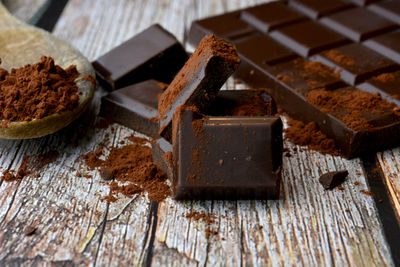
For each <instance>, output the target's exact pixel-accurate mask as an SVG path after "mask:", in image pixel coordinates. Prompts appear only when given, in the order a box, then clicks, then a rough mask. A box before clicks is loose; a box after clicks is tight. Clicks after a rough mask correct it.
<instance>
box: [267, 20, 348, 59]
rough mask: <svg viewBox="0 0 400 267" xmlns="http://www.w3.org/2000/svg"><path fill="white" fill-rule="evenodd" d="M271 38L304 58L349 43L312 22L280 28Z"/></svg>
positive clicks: (272, 33) (342, 37)
mask: <svg viewBox="0 0 400 267" xmlns="http://www.w3.org/2000/svg"><path fill="white" fill-rule="evenodd" d="M270 36H271V37H272V38H274V39H275V40H277V41H278V42H279V43H281V44H283V45H285V46H287V47H289V48H290V49H292V50H293V51H295V52H296V53H298V54H300V55H302V56H303V57H306V56H309V55H311V54H315V53H317V52H320V51H322V50H325V49H330V48H333V47H337V46H340V45H343V44H346V43H348V40H347V39H346V38H345V37H344V36H341V35H340V34H337V33H335V32H333V31H331V30H330V29H327V28H326V27H324V26H322V25H319V24H318V23H316V22H314V21H311V20H309V21H304V22H299V23H296V24H292V25H289V26H286V27H282V28H279V29H277V30H276V31H273V32H271V34H270ZM316 36H318V38H317V37H316Z"/></svg>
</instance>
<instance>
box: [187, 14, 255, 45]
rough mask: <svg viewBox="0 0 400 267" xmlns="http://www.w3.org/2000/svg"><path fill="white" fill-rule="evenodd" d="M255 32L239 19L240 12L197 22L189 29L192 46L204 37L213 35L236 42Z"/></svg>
mask: <svg viewBox="0 0 400 267" xmlns="http://www.w3.org/2000/svg"><path fill="white" fill-rule="evenodd" d="M255 32H256V30H255V29H254V28H252V27H251V26H250V25H248V24H247V23H245V22H243V21H242V20H241V19H240V12H237V11H236V12H230V13H226V14H223V15H219V16H215V17H212V18H208V19H204V20H198V21H197V23H193V24H192V26H191V28H190V35H191V41H192V44H196V45H197V44H198V43H200V40H201V39H203V37H205V36H206V35H210V34H215V35H216V36H217V37H220V38H223V39H225V40H236V39H240V38H243V37H245V36H248V35H251V34H253V33H255Z"/></svg>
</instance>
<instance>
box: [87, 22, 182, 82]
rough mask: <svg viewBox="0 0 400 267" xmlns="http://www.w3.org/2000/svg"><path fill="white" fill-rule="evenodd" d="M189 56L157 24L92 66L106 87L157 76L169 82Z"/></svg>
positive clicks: (160, 79)
mask: <svg viewBox="0 0 400 267" xmlns="http://www.w3.org/2000/svg"><path fill="white" fill-rule="evenodd" d="M187 58H188V56H187V54H186V52H185V50H184V49H183V47H182V45H181V44H180V43H179V42H178V41H177V40H176V38H175V37H174V36H173V35H172V34H171V33H169V32H168V31H166V30H165V29H163V28H162V27H161V26H160V25H158V24H155V25H153V26H151V27H149V28H147V29H146V30H144V31H143V32H141V33H139V34H138V35H136V36H134V37H132V38H131V39H129V40H128V41H126V42H124V43H122V44H121V45H119V46H117V47H116V48H114V49H112V50H111V51H109V52H108V53H106V54H104V55H103V56H101V57H99V58H98V59H97V60H96V61H95V62H93V66H94V68H95V70H96V74H97V77H98V79H99V81H100V83H101V84H102V86H104V87H105V88H106V89H109V90H115V89H119V88H122V87H125V86H128V85H131V84H134V83H138V82H141V81H145V80H148V79H155V80H158V81H162V82H165V83H170V82H171V81H172V79H173V78H174V76H175V74H176V73H177V72H178V71H179V70H180V68H182V66H183V65H184V64H185V62H186V60H187Z"/></svg>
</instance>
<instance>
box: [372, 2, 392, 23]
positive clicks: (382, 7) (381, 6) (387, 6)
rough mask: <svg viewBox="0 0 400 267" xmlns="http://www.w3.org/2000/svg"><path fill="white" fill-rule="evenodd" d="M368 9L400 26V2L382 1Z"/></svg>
mask: <svg viewBox="0 0 400 267" xmlns="http://www.w3.org/2000/svg"><path fill="white" fill-rule="evenodd" d="M368 9H370V10H372V11H373V12H375V13H377V14H380V15H381V16H382V17H384V18H387V19H390V20H391V21H393V22H396V23H397V24H400V2H399V1H382V2H378V3H376V4H372V5H369V6H368Z"/></svg>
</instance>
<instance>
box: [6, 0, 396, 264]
mask: <svg viewBox="0 0 400 267" xmlns="http://www.w3.org/2000/svg"><path fill="white" fill-rule="evenodd" d="M259 2H265V1H256V0H253V1H245V0H234V1H227V0H226V1H222V0H219V1H212V0H203V1H185V0H181V1H167V0H158V1H157V0H148V1H129V0H116V1H105V0H98V1H97V0H88V1H80V0H71V1H70V2H69V4H68V5H67V7H66V9H65V11H64V12H63V16H62V17H61V19H60V21H59V22H58V24H57V25H56V28H55V30H54V34H55V35H56V36H58V37H60V38H63V39H65V40H68V41H70V42H71V43H72V44H73V45H74V46H76V47H77V48H78V49H79V50H80V51H82V52H83V54H84V55H86V56H87V57H88V58H89V59H90V60H93V59H95V58H97V57H98V56H99V55H101V54H102V53H104V52H106V51H108V50H110V49H111V48H112V47H115V46H116V45H118V44H120V43H121V42H123V41H124V40H126V39H128V38H130V37H132V36H133V35H134V34H136V33H138V32H140V31H141V30H143V29H145V28H146V27H148V26H149V25H150V24H152V23H155V22H159V23H160V24H161V25H163V26H164V27H166V28H167V29H168V30H170V31H171V32H172V33H174V34H176V35H177V37H178V39H179V40H181V41H185V36H186V34H187V30H188V29H189V26H190V23H191V21H192V20H193V19H196V18H201V17H205V16H208V15H213V14H217V13H221V12H224V11H227V10H233V9H236V8H238V7H243V6H246V5H252V4H255V3H259ZM159 7H162V8H159ZM183 10H184V11H185V12H183ZM240 86H246V85H240ZM228 87H239V86H237V85H236V84H235V83H234V82H233V81H232V80H230V81H229V82H228ZM103 93H104V92H101V91H99V92H97V98H96V99H97V100H98V98H99V96H100V95H101V94H103ZM96 108H98V102H96V103H95V104H94V107H93V112H94V111H95V110H96ZM92 115H93V114H92ZM93 120H94V117H93V116H91V114H90V113H89V114H88V115H87V116H86V117H84V118H82V119H81V120H80V121H79V122H76V123H74V124H73V125H71V126H70V127H68V128H67V129H65V130H63V131H61V132H59V133H57V134H54V135H52V136H50V137H46V138H41V139H37V140H28V141H16V142H15V141H1V142H0V151H1V154H0V167H1V168H2V169H9V168H11V169H17V168H18V166H19V165H20V163H21V162H22V159H23V158H24V156H25V155H29V156H31V158H35V157H37V156H38V155H39V154H41V153H43V152H46V151H49V150H57V151H58V152H59V153H60V157H59V158H58V159H57V161H55V162H53V163H51V164H49V165H47V166H44V167H43V168H41V169H40V170H39V171H40V173H41V177H40V178H34V177H33V175H31V176H30V177H27V178H26V179H24V180H23V181H21V182H20V183H1V185H0V245H1V246H2V249H1V250H0V264H2V265H4V264H12V263H13V264H15V265H17V264H22V263H25V264H27V265H33V264H40V265H43V264H44V263H49V264H52V263H59V264H67V265H72V264H82V265H83V264H84V265H115V266H116V265H128V264H130V265H139V264H145V265H146V264H148V265H150V264H152V265H154V266H159V265H161V264H169V265H189V266H191V265H193V266H197V265H200V264H201V265H205V264H209V265H239V264H241V265H307V266H308V265H322V264H323V265H327V266H331V265H355V266H361V265H363V266H364V265H365V266H373V265H379V266H393V262H392V259H391V257H390V252H389V249H388V245H387V243H386V241H385V238H384V236H383V233H382V230H381V224H380V222H379V219H378V216H377V211H376V207H375V204H374V202H373V199H372V198H371V197H369V196H367V195H364V194H360V192H359V190H360V189H366V190H368V185H367V182H366V179H365V175H364V174H363V170H362V168H361V164H360V161H359V160H358V159H356V160H352V161H348V160H344V159H341V158H340V157H331V156H322V155H320V154H319V153H316V152H310V151H307V150H306V149H303V148H300V147H296V146H293V145H291V144H290V143H287V142H286V143H285V146H286V147H287V148H288V149H289V150H290V151H291V154H292V155H293V156H292V157H290V158H286V157H285V158H284V171H283V181H282V189H281V193H282V197H281V199H279V200H277V201H272V200H271V201H180V202H177V201H174V200H172V199H167V200H166V201H164V202H162V203H160V204H158V205H157V204H155V203H151V202H150V201H149V200H148V199H147V198H146V197H136V198H133V199H129V198H124V197H121V198H120V199H119V201H117V202H116V203H112V204H110V205H108V204H107V203H105V202H101V201H100V199H101V197H102V196H105V195H106V194H108V187H107V186H106V184H105V183H104V182H102V181H101V180H100V178H99V176H98V173H97V172H96V171H88V170H87V168H86V166H85V164H84V163H83V161H82V160H81V158H80V155H82V154H84V153H87V152H90V151H93V150H94V149H96V147H98V146H99V144H100V143H101V142H102V141H104V140H105V139H108V141H107V142H106V148H105V149H106V150H108V149H110V148H111V147H112V146H115V145H117V143H118V141H119V140H121V139H123V138H124V137H125V136H128V135H130V134H132V133H133V131H131V130H129V129H127V128H125V127H122V126H119V125H116V124H114V125H113V127H114V129H115V130H114V131H112V130H111V129H110V128H109V129H107V130H99V129H93V126H92V125H93ZM107 135H108V138H106V136H107ZM71 139H76V140H79V145H78V147H74V146H72V145H71ZM294 149H297V150H299V152H297V153H295V152H294ZM343 168H346V169H348V170H349V172H350V175H349V178H348V180H347V181H346V182H345V184H344V189H345V190H344V191H340V190H334V191H324V190H323V189H322V187H321V186H320V185H319V183H318V181H317V178H318V176H319V175H320V174H321V173H323V172H325V171H327V170H337V169H343ZM77 171H79V172H82V173H83V174H86V173H87V174H90V175H91V176H93V178H92V179H85V178H82V177H81V178H78V177H76V172H77ZM356 181H357V182H358V183H360V185H358V186H356V185H354V182H356ZM191 211H199V212H204V213H206V214H212V215H214V216H215V217H216V219H215V222H214V223H212V224H210V225H207V224H206V223H205V222H203V221H195V220H190V219H189V218H186V214H187V213H189V212H191ZM31 223H39V224H41V225H40V226H39V227H38V233H37V234H35V235H34V236H31V237H25V236H24V235H23V233H22V232H23V229H24V228H25V227H26V225H27V224H31ZM207 228H210V229H212V230H215V231H218V234H217V235H210V237H209V238H207V234H206V229H207Z"/></svg>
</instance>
